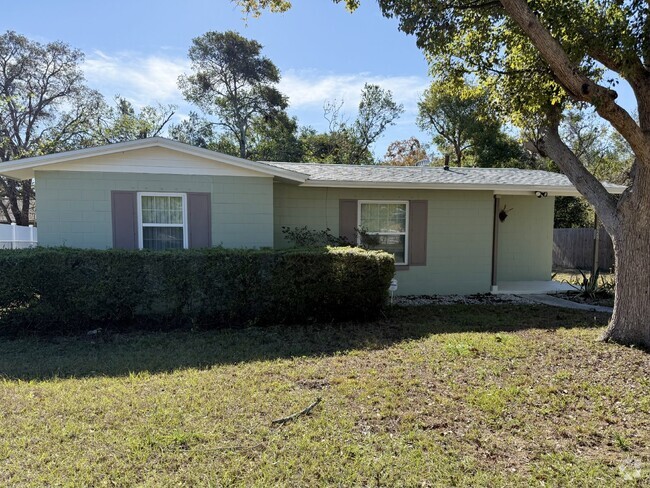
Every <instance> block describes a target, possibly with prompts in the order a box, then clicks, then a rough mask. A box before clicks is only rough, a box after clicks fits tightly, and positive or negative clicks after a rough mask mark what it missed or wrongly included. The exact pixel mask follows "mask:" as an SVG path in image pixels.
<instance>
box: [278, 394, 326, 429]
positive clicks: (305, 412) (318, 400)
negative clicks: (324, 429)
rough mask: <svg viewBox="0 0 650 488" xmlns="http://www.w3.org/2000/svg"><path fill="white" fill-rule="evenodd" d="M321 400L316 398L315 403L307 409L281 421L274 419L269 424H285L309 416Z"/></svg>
mask: <svg viewBox="0 0 650 488" xmlns="http://www.w3.org/2000/svg"><path fill="white" fill-rule="evenodd" d="M321 400H322V398H321V397H318V398H316V401H315V402H314V403H312V404H311V405H309V406H308V407H307V408H305V409H303V410H301V411H300V412H296V413H294V414H292V415H289V416H288V417H282V418H281V419H275V420H273V421H272V422H271V424H272V425H278V424H280V425H281V424H286V423H287V422H291V421H292V420H295V419H297V418H298V417H300V416H301V415H309V413H310V412H311V411H312V410H313V409H314V407H315V406H316V405H318V404H319V403H320V402H321Z"/></svg>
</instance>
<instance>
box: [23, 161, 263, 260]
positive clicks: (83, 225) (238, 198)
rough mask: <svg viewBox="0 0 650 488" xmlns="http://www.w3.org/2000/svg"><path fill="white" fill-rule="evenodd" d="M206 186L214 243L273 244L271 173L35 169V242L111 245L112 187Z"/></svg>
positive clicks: (168, 189) (193, 188) (191, 189)
mask: <svg viewBox="0 0 650 488" xmlns="http://www.w3.org/2000/svg"><path fill="white" fill-rule="evenodd" d="M112 190H126V191H161V192H210V193H211V195H212V196H211V200H212V209H211V210H212V243H213V245H215V246H216V245H223V246H224V247H272V246H273V179H272V178H271V177H268V178H267V177H242V176H189V175H159V174H140V173H101V172H75V171H37V172H36V192H37V195H38V197H37V198H38V202H37V205H38V207H37V222H38V232H39V245H42V246H68V247H81V248H95V249H106V248H110V247H112V243H113V234H112V219H111V191H112Z"/></svg>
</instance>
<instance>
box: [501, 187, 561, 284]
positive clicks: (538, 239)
mask: <svg viewBox="0 0 650 488" xmlns="http://www.w3.org/2000/svg"><path fill="white" fill-rule="evenodd" d="M500 198H501V201H500V207H501V209H503V208H504V207H505V209H506V212H507V213H508V217H507V218H506V220H505V221H503V222H499V255H498V260H497V263H498V266H497V269H498V277H499V281H536V280H550V279H551V268H552V266H553V209H554V203H555V199H554V198H553V197H546V198H536V197H534V196H512V195H503V196H501V197H500Z"/></svg>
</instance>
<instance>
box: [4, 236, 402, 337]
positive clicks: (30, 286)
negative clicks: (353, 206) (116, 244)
mask: <svg viewBox="0 0 650 488" xmlns="http://www.w3.org/2000/svg"><path fill="white" fill-rule="evenodd" d="M0 269H1V270H2V278H3V279H2V281H1V283H0V333H3V334H11V335H14V334H18V333H44V334H50V333H51V334H66V333H79V332H83V331H87V330H91V329H95V328H99V327H106V328H110V329H117V330H120V329H127V328H133V327H147V326H151V327H156V328H159V329H161V328H162V329H164V328H172V327H179V326H193V327H210V326H215V327H218V326H237V325H245V324H268V323H298V322H317V321H318V322H323V321H327V322H329V321H346V320H369V319H373V318H375V317H377V315H378V313H379V312H380V310H381V309H382V307H383V306H384V305H385V303H386V300H387V295H388V286H389V283H390V280H391V278H392V276H393V274H394V270H395V267H394V260H393V257H392V256H391V255H390V254H387V253H384V252H378V251H365V250H362V249H359V248H319V249H299V250H296V249H292V250H285V251H273V250H260V251H257V250H225V249H206V250H182V251H156V252H149V251H120V250H105V251H103V250H86V249H69V248H37V249H25V250H7V251H0Z"/></svg>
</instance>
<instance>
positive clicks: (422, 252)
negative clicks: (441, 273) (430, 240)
mask: <svg viewBox="0 0 650 488" xmlns="http://www.w3.org/2000/svg"><path fill="white" fill-rule="evenodd" d="M409 209H410V215H409V264H410V265H411V266H425V265H426V264H427V209H428V202H427V200H411V201H410V202H409Z"/></svg>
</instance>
